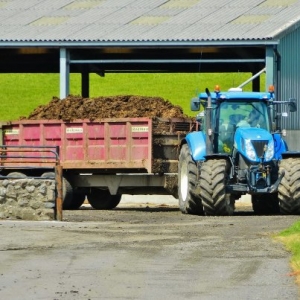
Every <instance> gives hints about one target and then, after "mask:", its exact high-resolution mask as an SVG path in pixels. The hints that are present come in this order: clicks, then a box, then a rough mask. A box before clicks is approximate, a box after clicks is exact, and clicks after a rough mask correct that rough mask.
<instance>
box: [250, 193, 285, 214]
mask: <svg viewBox="0 0 300 300" xmlns="http://www.w3.org/2000/svg"><path fill="white" fill-rule="evenodd" d="M252 208H253V211H254V213H255V214H257V215H269V214H278V213H279V212H280V210H279V200H278V194H277V193H273V194H264V195H252Z"/></svg>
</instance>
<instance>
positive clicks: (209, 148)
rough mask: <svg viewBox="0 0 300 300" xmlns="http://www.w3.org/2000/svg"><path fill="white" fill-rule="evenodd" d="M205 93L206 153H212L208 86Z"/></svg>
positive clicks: (210, 108)
mask: <svg viewBox="0 0 300 300" xmlns="http://www.w3.org/2000/svg"><path fill="white" fill-rule="evenodd" d="M205 92H206V94H207V106H206V118H205V119H206V124H205V125H206V155H210V154H213V131H212V127H213V126H212V106H211V95H210V91H209V89H208V88H206V89H205Z"/></svg>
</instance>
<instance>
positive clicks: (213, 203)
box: [200, 159, 234, 216]
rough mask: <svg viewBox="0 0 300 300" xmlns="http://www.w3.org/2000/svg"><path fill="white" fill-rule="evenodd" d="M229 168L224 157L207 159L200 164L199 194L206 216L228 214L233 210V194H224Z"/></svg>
mask: <svg viewBox="0 0 300 300" xmlns="http://www.w3.org/2000/svg"><path fill="white" fill-rule="evenodd" d="M229 168H230V165H229V162H228V161H227V160H226V159H209V160H207V161H204V162H203V164H202V166H201V170H200V196H201V199H202V204H203V209H204V213H205V215H207V216H224V215H226V216H228V215H232V214H233V212H234V196H233V195H230V194H226V185H227V183H228V177H229V176H228V174H229Z"/></svg>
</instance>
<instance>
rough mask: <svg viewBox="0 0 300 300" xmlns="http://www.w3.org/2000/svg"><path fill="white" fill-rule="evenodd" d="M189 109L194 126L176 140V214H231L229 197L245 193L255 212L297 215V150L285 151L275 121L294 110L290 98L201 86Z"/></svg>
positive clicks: (299, 155)
mask: <svg viewBox="0 0 300 300" xmlns="http://www.w3.org/2000/svg"><path fill="white" fill-rule="evenodd" d="M284 108H287V109H288V112H286V111H285V109H284ZM191 109H192V110H194V111H196V110H198V111H199V110H200V113H199V114H198V116H197V121H198V123H199V125H200V126H199V128H200V129H199V130H197V131H194V132H191V133H189V134H187V135H186V137H185V139H184V140H183V141H182V144H181V150H180V155H179V168H178V196H179V207H180V210H181V212H183V213H189V214H198V215H203V214H204V215H208V216H220V215H232V214H233V212H234V208H235V201H236V200H238V199H239V198H240V197H241V196H242V195H245V194H250V195H251V196H252V207H253V210H254V212H255V213H257V214H270V213H271V214H276V213H279V212H281V213H283V214H299V213H300V153H298V152H292V151H288V147H287V144H286V142H285V141H284V139H283V137H282V135H283V132H282V131H281V129H280V128H278V126H276V124H278V122H275V121H276V120H279V119H280V118H281V116H288V113H289V112H294V111H296V110H297V106H296V101H295V99H289V100H287V101H277V100H275V98H274V92H273V90H272V89H271V90H270V91H269V92H265V93H263V92H242V91H240V90H238V89H233V91H232V90H229V91H228V92H220V91H219V90H218V88H217V89H216V90H215V92H213V93H210V92H209V90H208V89H206V92H205V93H200V95H199V97H197V98H193V99H192V101H191ZM283 111H284V113H283Z"/></svg>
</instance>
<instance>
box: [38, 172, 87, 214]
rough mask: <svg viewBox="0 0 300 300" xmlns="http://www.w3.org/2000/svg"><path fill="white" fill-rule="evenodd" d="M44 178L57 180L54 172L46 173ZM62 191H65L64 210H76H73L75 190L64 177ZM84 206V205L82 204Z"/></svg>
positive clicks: (43, 175)
mask: <svg viewBox="0 0 300 300" xmlns="http://www.w3.org/2000/svg"><path fill="white" fill-rule="evenodd" d="M41 177H42V178H49V179H55V173H54V172H45V173H43V174H42V176H41ZM62 190H63V199H62V200H63V209H74V208H72V201H73V188H72V186H71V184H70V182H69V181H68V180H67V179H66V178H65V177H63V180H62ZM81 204H82V203H81Z"/></svg>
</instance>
